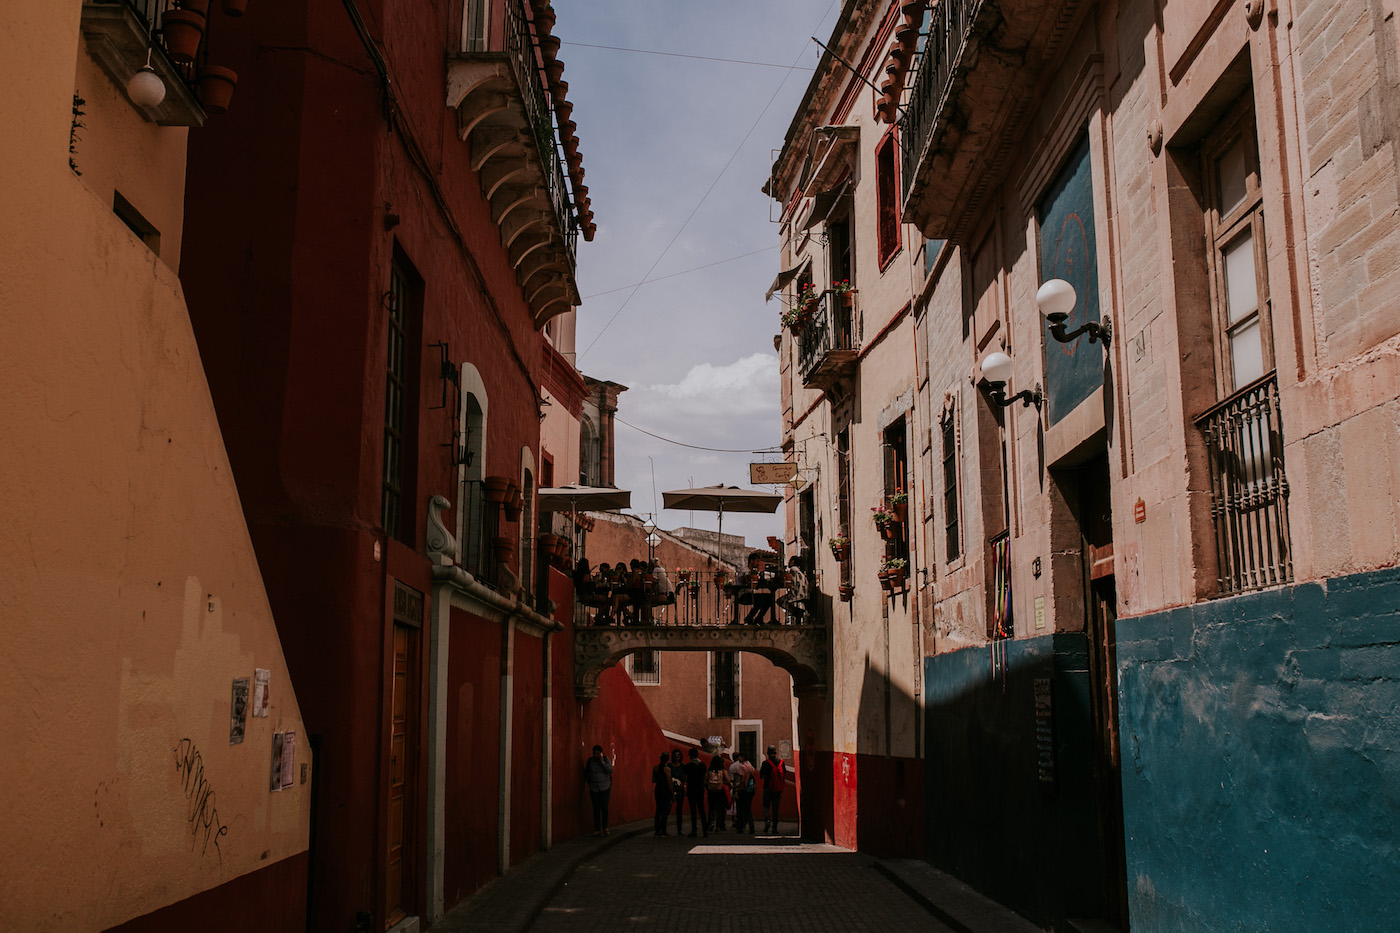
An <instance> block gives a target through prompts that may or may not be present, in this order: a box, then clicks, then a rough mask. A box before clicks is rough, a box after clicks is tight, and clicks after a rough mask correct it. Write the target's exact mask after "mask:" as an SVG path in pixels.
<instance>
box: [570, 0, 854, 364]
mask: <svg viewBox="0 0 1400 933" xmlns="http://www.w3.org/2000/svg"><path fill="white" fill-rule="evenodd" d="M835 5H836V0H832V2H831V5H830V6H828V7H827V8H826V13H823V14H822V19H823V20H825V19H826V17H827V14H829V13H830V12H831V9H832V7H834V6H835ZM806 51H807V48H806V44H805V43H804V44H803V48H802V51H801V52H799V53H798V55H797V58H795V59H794V60H793V63H792V66H791V67H790V68H789V69H788V73H787V74H785V75H783V80H781V81H779V82H778V86H777V87H776V88H774V89H773V96H772V97H769V98H768V103H766V104H764V105H763V109H762V110H761V111H759V114H758V116H757V117H756V118H755V119H754V121H753V124H752V125H751V126H749V130H748V132H747V133H745V134H744V138H743V139H741V140H739V145H738V146H736V147H734V152H733V154H732V155H730V157H729V159H728V160H727V161H726V162H725V163H724V166H723V167H722V168H720V170H719V174H718V175H716V176H715V180H714V181H712V182H710V187H708V188H706V189H705V193H704V194H703V195H701V196H700V200H699V202H698V203H697V204H696V205H695V207H694V208H693V209H692V210H691V212H690V213H689V214H687V215H686V218H685V221H684V222H683V223H682V224H681V226H680V229H678V230H677V231H676V233H675V236H673V237H671V241H670V242H669V243H667V244H666V248H665V249H663V250H662V251H661V253H660V255H658V256H657V257H656V261H655V262H653V263H652V264H651V268H650V269H647V271H646V275H643V276H642V281H646V280H647V279H649V278H651V274H652V273H653V272H655V271H656V267H657V266H658V265H660V264H661V260H662V259H664V258H666V254H667V253H669V252H670V251H671V247H672V246H675V245H676V241H677V240H679V239H680V238H681V234H682V233H684V232H685V228H686V227H688V226H690V222H691V220H693V219H694V218H695V215H696V214H697V213H699V211H700V208H701V207H702V206H703V205H704V203H705V201H706V200H707V199H708V198H709V197H710V193H711V192H713V191H714V190H715V187H716V186H717V185H718V184H719V182H720V179H721V178H723V177H724V173H725V172H727V171H729V166H731V165H733V164H734V160H735V159H737V158H738V157H739V153H740V152H741V151H743V148H744V144H745V143H747V142H748V141H749V137H750V136H752V135H753V131H754V130H756V129H758V125H759V124H760V123H761V122H763V118H764V116H765V115H767V113H768V108H770V107H772V106H773V102H774V101H775V100H777V99H778V95H779V94H780V93H782V90H783V87H784V86H786V84H787V79H788V78H790V77H791V76H792V72H793V70H795V69H796V68H797V67H798V66H797V63H798V62H799V61H801V60H802V56H803V55H804V54H806ZM637 287H638V288H640V287H641V286H640V285H639V286H637ZM636 294H637V289H636V288H634V289H632V291H631V293H629V294H628V296H627V297H626V298H624V299H623V301H622V304H621V305H619V306H618V309H617V310H616V311H614V312H613V314H612V317H610V318H608V321H607V323H606V324H604V325H603V327H602V329H601V330H599V331H598V333H597V335H596V336H594V338H593V340H592V342H590V343H589V344H588V346H586V347H584V348H583V352H582V353H580V354H578V356H577V357H575V359H576V360H581V359H583V358H584V357H585V356H587V355H588V351H589V350H592V349H593V347H594V346H595V345H596V344H597V343H598V341H599V340H600V339H602V336H603V334H605V333H607V330H608V328H609V327H611V326H612V323H613V321H616V320H617V316H618V315H619V314H621V313H622V312H623V310H624V309H625V308H626V307H627V305H628V304H630V303H631V301H632V298H633V297H634V296H635V295H636Z"/></svg>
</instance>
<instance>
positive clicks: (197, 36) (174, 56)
mask: <svg viewBox="0 0 1400 933" xmlns="http://www.w3.org/2000/svg"><path fill="white" fill-rule="evenodd" d="M245 6H246V0H84V3H83V7H82V30H83V39H84V40H85V42H86V44H87V48H88V51H89V52H90V53H91V54H92V57H93V59H94V60H95V61H96V62H97V64H98V65H99V66H100V67H101V68H102V70H103V71H105V72H106V73H107V75H108V77H110V78H111V79H112V80H113V81H114V82H116V84H117V86H118V87H121V88H124V89H125V91H126V94H127V97H128V98H129V99H130V100H131V102H132V104H133V105H135V107H136V108H137V110H138V111H139V112H140V113H141V114H142V116H143V117H145V119H147V120H150V121H151V122H152V123H156V124H159V125H161V126H203V125H204V120H205V118H206V116H207V115H208V114H210V113H223V112H224V111H226V110H228V108H229V103H230V101H231V99H232V97H233V92H234V89H235V88H236V87H237V86H238V75H237V74H235V73H234V72H233V71H232V70H231V69H228V68H224V67H222V66H220V65H218V64H215V63H211V62H210V61H209V36H210V33H211V32H212V31H213V29H214V24H215V23H216V22H217V21H218V18H219V17H220V16H242V15H243V10H244V7H245Z"/></svg>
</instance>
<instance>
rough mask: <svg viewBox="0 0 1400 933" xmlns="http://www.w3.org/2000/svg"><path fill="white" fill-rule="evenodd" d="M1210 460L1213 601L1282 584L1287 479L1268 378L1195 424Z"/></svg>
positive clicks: (1287, 556)
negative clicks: (1215, 577) (1216, 580)
mask: <svg viewBox="0 0 1400 933" xmlns="http://www.w3.org/2000/svg"><path fill="white" fill-rule="evenodd" d="M1196 427H1198V428H1199V429H1200V430H1201V433H1203V434H1204V435H1205V438H1206V447H1207V450H1208V451H1209V454H1210V512H1211V518H1212V519H1213V520H1214V523H1215V543H1216V559H1217V561H1218V573H1219V585H1220V595H1222V596H1228V595H1231V594H1234V593H1244V592H1248V591H1249V590H1257V589H1263V588H1264V587H1268V586H1277V585H1279V584H1282V583H1288V582H1290V581H1291V580H1292V579H1293V558H1292V552H1291V549H1290V548H1289V539H1288V476H1287V475H1286V474H1285V473H1284V469H1283V425H1282V424H1281V423H1280V420H1279V405H1278V380H1277V378H1276V377H1275V376H1274V375H1272V374H1270V375H1268V376H1265V377H1264V378H1263V379H1260V380H1258V381H1256V382H1254V383H1251V384H1250V385H1247V386H1245V387H1244V388H1243V389H1241V390H1240V391H1238V392H1236V393H1235V394H1234V395H1231V396H1230V397H1229V398H1227V399H1225V400H1224V401H1222V402H1221V403H1220V404H1218V405H1216V406H1215V407H1214V408H1212V409H1210V410H1209V411H1207V412H1206V413H1205V414H1203V415H1201V416H1200V417H1199V418H1197V419H1196Z"/></svg>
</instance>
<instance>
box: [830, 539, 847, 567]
mask: <svg viewBox="0 0 1400 933" xmlns="http://www.w3.org/2000/svg"><path fill="white" fill-rule="evenodd" d="M831 556H832V557H834V558H836V560H837V562H838V563H842V564H844V563H845V562H846V560H847V559H848V558H849V557H850V556H851V545H850V543H849V542H848V543H846V544H833V545H832V546H831Z"/></svg>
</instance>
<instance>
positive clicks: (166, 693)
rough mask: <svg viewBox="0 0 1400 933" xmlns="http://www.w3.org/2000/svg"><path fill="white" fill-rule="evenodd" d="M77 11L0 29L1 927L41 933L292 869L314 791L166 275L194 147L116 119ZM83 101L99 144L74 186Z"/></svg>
mask: <svg viewBox="0 0 1400 933" xmlns="http://www.w3.org/2000/svg"><path fill="white" fill-rule="evenodd" d="M80 7H81V4H79V3H78V2H77V0H71V2H68V3H63V4H46V5H44V6H42V7H38V6H22V7H17V6H14V5H7V6H6V7H5V8H4V9H3V12H0V76H3V78H4V80H5V82H6V85H7V86H8V87H9V88H11V101H12V103H13V104H14V106H13V107H11V108H7V118H6V131H5V132H4V133H3V134H0V164H4V165H5V167H6V180H5V191H6V210H5V212H4V215H3V217H0V247H3V248H0V333H3V335H4V337H3V339H0V424H2V425H3V426H4V430H3V437H4V440H3V441H2V442H0V489H3V490H4V492H3V495H0V515H2V516H3V518H2V519H0V525H3V527H4V528H5V529H6V534H5V535H4V536H3V538H0V567H3V568H4V571H3V573H4V578H5V584H4V586H3V587H0V619H3V620H4V628H5V631H6V638H7V643H6V650H5V674H4V676H0V734H3V735H4V736H5V741H6V745H7V747H8V748H9V754H7V755H6V756H5V757H4V760H3V763H0V782H3V785H4V787H5V788H6V791H5V793H6V799H5V813H6V817H5V820H6V829H7V831H8V833H9V834H10V835H11V836H12V837H13V838H14V839H15V840H19V841H22V843H23V844H17V845H15V846H12V847H10V848H9V850H7V852H6V854H5V855H4V856H0V922H3V924H4V925H5V926H7V927H23V928H26V929H36V930H48V929H54V930H57V929H103V928H106V927H109V926H114V925H117V924H120V923H123V922H125V921H127V920H130V919H131V918H133V917H139V916H142V915H145V914H148V913H150V912H152V911H155V910H157V909H160V908H162V907H165V906H167V905H171V904H176V903H178V902H181V901H184V900H185V899H188V898H191V897H195V896H197V895H200V894H201V892H211V891H218V890H219V889H220V888H221V887H222V886H225V885H229V884H237V883H238V882H239V881H240V880H241V879H246V878H248V876H250V875H253V874H255V873H259V872H260V870H265V869H268V868H269V866H274V865H279V866H286V865H294V864H296V863H298V862H300V861H301V860H302V859H303V858H304V853H305V852H306V849H307V835H308V820H309V813H310V806H309V801H310V790H311V785H310V783H309V782H310V781H311V780H312V779H313V778H314V776H315V770H314V768H310V767H309V768H308V769H307V775H308V777H307V781H308V783H305V784H303V783H301V766H303V765H312V764H314V763H313V762H312V760H311V756H310V753H309V749H308V746H307V734H306V730H305V727H304V725H303V723H302V718H301V713H300V710H299V708H298V704H297V698H296V695H295V693H294V691H293V687H292V684H291V682H290V680H289V678H288V673H287V666H286V663H285V662H284V660H283V655H282V648H281V645H280V643H279V641H278V636H277V631H276V628H275V626H274V624H273V618H272V612H271V610H270V608H269V605H268V600H267V597H266V595H265V593H264V591H263V582H262V578H261V576H260V574H259V569H258V565H257V562H256V560H255V557H254V554H253V549H252V545H251V543H250V541H249V536H248V530H247V528H246V526H245V524H244V518H243V513H242V510H241V508H240V503H239V499H238V494H237V491H236V489H235V488H234V484H233V479H232V476H231V473H230V469H229V462H228V459H227V456H226V453H225V450H224V445H223V440H222V437H221V435H220V430H219V424H218V421H217V419H216V417H215V412H214V407H213V404H212V401H211V399H210V395H209V390H208V386H207V384H206V381H205V374H204V371H203V369H202V367H201V361H200V356H199V352H198V349H197V347H196V344H195V340H194V335H193V333H192V331H191V327H190V321H189V313H188V310H187V308H186V305H185V301H184V296H183V293H182V291H181V288H180V283H179V282H178V281H177V280H176V278H175V273H174V272H173V271H172V268H171V266H170V265H169V264H168V262H167V261H163V258H164V257H169V256H173V255H178V247H179V221H178V207H179V203H180V199H181V190H182V186H183V155H182V154H181V153H182V151H183V139H184V133H183V131H181V130H157V129H155V128H154V127H152V126H151V125H150V124H144V123H141V122H140V120H139V117H137V116H136V115H135V114H134V112H131V113H128V112H123V111H130V110H131V105H130V104H129V103H128V102H127V101H126V99H125V97H124V96H122V94H121V92H120V91H118V90H116V89H115V88H111V87H103V86H102V85H101V82H105V81H107V80H108V79H107V78H106V77H105V75H103V74H102V73H100V72H98V71H97V70H96V69H95V68H93V67H92V66H91V64H90V63H89V62H88V61H87V60H86V53H85V52H84V51H83V50H82V48H81V44H80V40H79V35H80V32H79V11H80ZM77 62H80V63H81V64H77V65H76V70H75V63H77ZM75 85H77V90H78V91H79V93H80V94H82V96H84V97H85V98H87V100H88V103H87V105H86V109H88V110H89V111H90V113H89V116H88V117H87V118H86V119H90V120H91V121H92V129H93V133H92V135H91V136H89V137H87V138H86V140H85V142H84V143H83V145H82V147H81V150H80V158H81V162H82V165H81V166H80V167H81V168H82V170H83V171H84V175H83V177H81V178H80V177H77V176H75V175H74V174H73V173H72V172H71V171H70V170H69V167H68V164H67V148H68V140H69V129H70V122H71V120H72V112H71V107H72V103H71V102H72V96H73V93H74V90H75ZM148 158H149V160H150V162H149V164H147V165H146V167H147V169H148V170H149V171H150V172H151V174H150V175H146V176H140V169H141V166H142V165H143V164H145V163H144V162H143V160H146V159H148ZM89 170H90V174H89ZM167 170H168V171H167ZM138 176H140V177H139V179H138ZM122 179H130V180H131V181H132V184H131V187H130V188H129V190H132V191H136V190H141V191H144V192H147V193H148V194H149V199H148V200H146V205H147V207H146V208H143V209H149V210H151V213H152V214H153V215H155V216H160V217H162V222H163V223H168V225H169V226H168V227H167V229H165V230H163V233H164V234H165V239H164V240H163V244H164V245H165V246H167V247H168V249H169V251H168V252H167V251H166V250H165V249H163V250H162V257H163V258H158V257H157V256H156V255H155V254H154V253H152V252H151V250H149V249H148V248H147V246H146V245H145V244H143V243H142V242H140V241H139V240H138V239H137V238H136V237H135V236H134V235H133V234H132V233H131V232H130V231H129V230H128V229H127V227H126V225H125V224H123V223H122V221H121V220H119V219H118V218H117V217H116V216H114V215H113V213H112V186H114V185H116V184H126V181H123V180H122ZM153 205H163V207H162V206H153ZM163 211H174V214H173V216H167V215H166V214H162V212H163ZM255 668H267V669H269V670H270V671H271V686H272V692H271V704H270V715H269V716H268V717H266V718H253V717H249V718H248V719H247V720H246V726H245V734H244V738H243V741H242V742H241V743H240V744H230V720H231V705H232V702H231V699H232V697H231V695H232V681H233V680H234V679H235V678H241V677H246V678H248V679H249V680H250V681H251V680H252V678H253V676H254V669H255ZM250 686H251V685H250ZM274 731H279V732H280V731H292V732H295V733H296V734H297V748H296V762H297V763H298V764H297V767H296V768H295V769H294V770H293V777H294V783H293V785H292V786H291V787H290V788H288V789H286V790H279V791H278V792H276V793H274V792H272V791H270V789H269V787H270V779H271V763H272V736H273V733H274ZM274 873H275V872H274ZM260 884H261V882H257V881H250V882H248V885H249V886H251V888H253V889H256V888H258V887H259V885H260ZM273 888H275V889H276V890H278V891H279V892H280V893H281V895H282V896H284V897H285V898H286V899H287V900H286V902H285V904H284V905H282V906H280V907H278V908H276V910H277V911H284V910H289V911H290V912H291V913H292V914H294V915H295V914H297V913H299V912H300V911H301V909H302V904H303V902H304V898H305V879H304V874H303V875H300V876H299V877H297V878H296V879H295V882H294V883H290V884H289V883H287V879H286V878H285V877H283V878H282V879H281V880H279V881H277V882H276V883H274V884H273ZM241 889H246V888H240V890H241ZM221 896H223V895H219V894H214V895H213V897H214V898H215V900H218V899H219V898H220V897H221Z"/></svg>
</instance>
